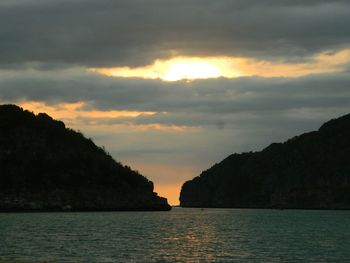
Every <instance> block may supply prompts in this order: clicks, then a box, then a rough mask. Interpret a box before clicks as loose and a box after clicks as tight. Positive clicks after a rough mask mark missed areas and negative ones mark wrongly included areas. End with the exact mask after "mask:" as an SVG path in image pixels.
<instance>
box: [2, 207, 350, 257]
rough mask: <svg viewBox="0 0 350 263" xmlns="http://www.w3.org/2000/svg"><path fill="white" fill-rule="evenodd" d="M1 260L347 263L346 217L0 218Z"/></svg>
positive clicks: (232, 213) (349, 228)
mask: <svg viewBox="0 0 350 263" xmlns="http://www.w3.org/2000/svg"><path fill="white" fill-rule="evenodd" d="M1 260H23V261H46V262H350V211H307V210H258V209H204V210H201V209H182V208H174V209H173V210H172V211H171V212H106V213H102V212H96V213H94V212H88V213H3V214H0V262H1Z"/></svg>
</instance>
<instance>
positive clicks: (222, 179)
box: [180, 114, 350, 209]
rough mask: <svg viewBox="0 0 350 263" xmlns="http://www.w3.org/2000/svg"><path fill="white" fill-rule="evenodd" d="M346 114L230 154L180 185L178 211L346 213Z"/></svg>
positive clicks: (349, 198) (349, 134)
mask: <svg viewBox="0 0 350 263" xmlns="http://www.w3.org/2000/svg"><path fill="white" fill-rule="evenodd" d="M349 158H350V114H348V115H345V116H343V117H340V118H338V119H333V120H331V121H329V122H327V123H325V124H323V125H322V126H321V128H320V129H319V130H318V131H313V132H309V133H305V134H302V135H300V136H296V137H294V138H292V139H290V140H288V141H286V142H284V143H273V144H271V145H270V146H268V147H267V148H265V149H264V150H262V151H260V152H246V153H241V154H237V153H236V154H232V155H230V156H229V157H227V158H226V159H224V160H223V161H222V162H220V163H218V164H215V165H214V166H213V167H211V168H210V169H208V170H206V171H204V172H202V173H201V175H200V176H197V177H195V178H194V179H192V180H190V181H187V182H185V183H184V185H183V186H182V189H181V194H180V205H181V206H182V207H229V208H302V209H304V208H305V209H308V208H311V209H350V161H349V160H350V159H349Z"/></svg>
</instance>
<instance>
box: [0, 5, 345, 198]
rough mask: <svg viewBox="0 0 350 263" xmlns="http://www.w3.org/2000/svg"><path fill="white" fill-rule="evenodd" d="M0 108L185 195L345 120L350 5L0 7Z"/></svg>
mask: <svg viewBox="0 0 350 263" xmlns="http://www.w3.org/2000/svg"><path fill="white" fill-rule="evenodd" d="M0 103H1V104H3V103H15V104H18V105H20V106H22V107H23V108H25V109H29V110H31V111H34V112H35V113H39V112H46V113H48V114H49V115H51V116H52V117H54V118H56V119H61V120H63V121H64V122H65V123H66V124H67V126H69V127H71V128H74V129H76V130H80V131H82V133H83V134H84V135H86V136H87V137H91V138H92V139H93V140H94V141H95V143H96V144H97V145H100V146H105V148H106V150H107V151H108V152H109V153H111V155H112V156H113V157H114V158H115V159H116V160H118V161H121V162H122V163H123V164H126V165H129V166H131V167H132V168H133V169H135V170H138V171H139V172H140V173H141V174H143V175H145V176H147V177H148V178H149V179H150V180H152V181H153V182H154V184H155V190H156V192H158V193H159V194H160V195H162V196H165V197H167V198H168V200H169V202H170V203H171V204H178V197H179V191H180V188H181V185H182V184H183V182H184V181H186V180H188V179H191V178H193V177H195V176H198V175H199V174H200V172H201V171H203V170H205V169H208V168H210V167H211V166H212V165H214V164H215V163H216V162H219V161H221V160H222V159H223V158H225V157H226V156H227V155H229V154H231V153H234V152H243V151H256V150H261V149H263V148H264V147H266V146H267V145H268V144H270V143H272V142H280V141H283V140H285V139H287V138H289V137H292V136H295V135H298V134H300V133H303V132H306V131H311V130H314V129H317V128H318V127H319V126H320V125H321V124H322V123H323V122H325V121H327V120H329V119H331V118H335V117H338V116H340V115H343V114H347V113H350V1H349V0H343V1H341V0H339V1H337V0H333V1H326V0H304V1H301V0H268V1H261V0H218V1H213V0H128V1H111V0H110V1H107V0H98V1H96V0H74V1H72V0H1V1H0Z"/></svg>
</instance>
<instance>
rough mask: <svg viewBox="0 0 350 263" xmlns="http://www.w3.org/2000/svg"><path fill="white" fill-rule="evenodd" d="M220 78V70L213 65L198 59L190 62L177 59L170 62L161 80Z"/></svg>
mask: <svg viewBox="0 0 350 263" xmlns="http://www.w3.org/2000/svg"><path fill="white" fill-rule="evenodd" d="M220 76H222V73H221V70H220V68H219V67H218V66H216V65H215V64H213V63H210V62H206V61H201V60H199V59H197V60H196V59H194V60H192V61H191V60H182V59H178V60H174V61H170V63H169V65H168V67H167V69H166V71H165V74H164V76H163V80H166V81H177V80H181V79H186V80H193V79H208V78H218V77H220Z"/></svg>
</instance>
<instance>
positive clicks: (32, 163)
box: [0, 105, 170, 211]
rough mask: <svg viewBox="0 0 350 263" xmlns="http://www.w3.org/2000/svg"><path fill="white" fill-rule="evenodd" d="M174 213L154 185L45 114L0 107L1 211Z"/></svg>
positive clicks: (88, 140)
mask: <svg viewBox="0 0 350 263" xmlns="http://www.w3.org/2000/svg"><path fill="white" fill-rule="evenodd" d="M62 210H71V211H102V210H103V211H118V210H170V206H169V205H168V203H167V200H166V199H165V198H162V197H159V196H158V195H157V194H156V193H154V192H153V183H152V182H151V181H149V180H148V179H147V178H145V177H143V176H142V175H140V174H139V173H138V172H136V171H133V170H131V168H130V167H127V166H124V165H122V164H121V163H119V162H116V161H115V160H113V158H112V157H111V156H110V155H109V154H108V153H106V151H105V150H104V149H103V148H101V147H98V146H96V145H95V144H94V142H93V141H92V140H91V139H87V138H85V137H84V136H83V135H82V134H81V133H80V132H76V131H74V130H72V129H68V128H66V127H65V124H64V123H63V122H61V121H56V120H53V119H52V118H51V117H50V116H48V115H47V114H45V113H39V114H38V115H35V114H33V113H31V112H29V111H24V110H23V109H22V108H20V107H18V106H16V105H1V106H0V211H62Z"/></svg>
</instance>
